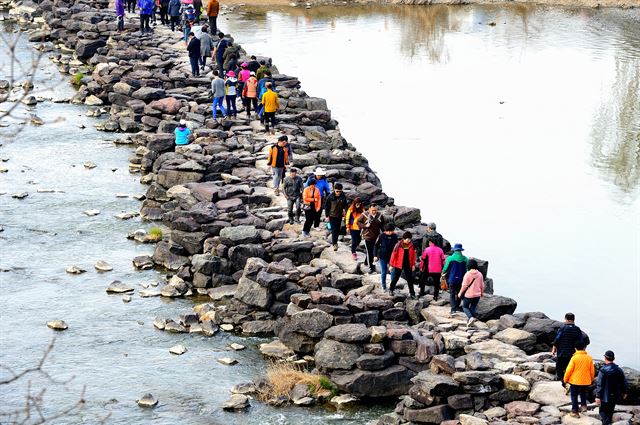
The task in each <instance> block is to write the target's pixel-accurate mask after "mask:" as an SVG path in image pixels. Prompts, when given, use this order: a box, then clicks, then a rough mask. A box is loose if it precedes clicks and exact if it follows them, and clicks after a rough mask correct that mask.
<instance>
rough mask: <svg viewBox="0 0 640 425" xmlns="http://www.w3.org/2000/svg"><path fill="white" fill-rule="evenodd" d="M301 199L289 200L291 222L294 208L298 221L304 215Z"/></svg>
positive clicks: (288, 210) (288, 207) (288, 208)
mask: <svg viewBox="0 0 640 425" xmlns="http://www.w3.org/2000/svg"><path fill="white" fill-rule="evenodd" d="M234 97H235V96H234ZM300 201H301V200H300V198H299V197H298V198H295V199H292V198H287V213H288V214H289V220H293V207H294V206H295V207H296V216H295V217H296V219H298V220H299V219H300V215H301V214H302V209H301V207H300Z"/></svg>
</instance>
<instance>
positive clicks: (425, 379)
mask: <svg viewBox="0 0 640 425" xmlns="http://www.w3.org/2000/svg"><path fill="white" fill-rule="evenodd" d="M411 381H412V382H413V383H415V384H416V386H417V387H419V388H420V390H421V391H422V392H424V393H426V394H429V395H432V396H437V397H447V396H450V395H452V394H455V393H456V392H457V391H458V388H459V387H460V384H459V383H458V382H457V381H455V380H454V379H453V378H452V377H451V376H449V375H442V374H434V373H433V372H431V371H430V370H425V371H422V372H420V373H418V374H417V375H416V376H415V377H414V378H413V379H412V380H411Z"/></svg>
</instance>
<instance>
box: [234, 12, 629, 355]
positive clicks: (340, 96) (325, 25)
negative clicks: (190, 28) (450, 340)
mask: <svg viewBox="0 0 640 425" xmlns="http://www.w3.org/2000/svg"><path fill="white" fill-rule="evenodd" d="M494 23H495V25H492V24H494ZM222 29H223V30H227V31H229V32H231V33H232V34H234V35H235V37H236V39H237V41H238V42H240V43H241V44H242V45H243V47H245V49H246V50H247V51H249V52H255V53H257V54H264V55H268V56H271V57H272V58H273V60H274V63H275V64H276V65H277V66H278V68H279V70H280V71H281V72H284V73H286V74H289V75H295V76H298V77H299V78H300V79H301V80H302V84H303V88H304V89H305V90H306V91H307V92H308V93H309V94H310V95H312V96H319V97H325V98H326V99H327V101H328V105H329V108H330V109H331V110H332V113H333V117H334V118H336V119H337V120H338V121H339V122H340V129H341V130H342V134H343V135H344V136H345V137H346V138H347V140H348V141H349V142H351V143H352V144H353V145H355V146H356V147H357V148H358V149H359V150H360V151H361V152H363V153H364V154H365V156H366V157H367V158H368V159H369V161H370V165H371V167H372V168H373V169H374V170H375V171H376V172H377V173H378V175H379V176H380V178H381V180H382V183H383V186H384V189H385V191H386V192H387V193H389V194H390V195H391V196H394V197H395V199H396V203H397V204H400V205H410V206H417V207H420V209H421V211H422V218H423V220H424V221H434V222H436V223H437V224H438V230H439V231H440V232H441V233H442V234H443V235H444V236H445V237H447V238H448V239H449V240H451V241H452V242H461V243H463V244H464V245H465V247H466V252H467V253H468V254H469V255H472V256H478V257H481V258H486V259H488V260H489V261H490V263H491V266H490V274H491V275H492V277H493V278H494V280H495V284H496V288H497V291H498V292H499V293H501V294H504V295H508V296H511V297H513V298H515V299H516V300H518V302H519V311H531V310H537V311H544V312H546V313H547V314H549V315H550V316H552V317H554V318H557V319H561V318H562V317H563V316H564V313H565V312H567V311H573V312H574V313H575V314H576V316H577V318H578V324H579V325H580V326H582V327H583V328H585V330H586V331H587V332H588V333H589V334H590V336H591V341H592V345H591V347H590V350H591V351H592V352H593V353H594V354H597V355H598V356H599V355H600V354H601V353H603V352H604V350H605V349H612V350H614V351H615V352H616V353H618V359H619V361H620V362H621V363H623V364H627V365H631V366H635V367H640V289H639V288H640V202H639V201H638V195H639V193H640V187H639V186H640V10H591V9H562V8H551V7H537V6H531V5H509V6H472V5H469V6H458V7H449V6H431V7H424V6H397V7H396V6H388V7H381V6H349V7H323V8H313V9H311V10H305V9H299V8H277V9H263V8H258V9H252V10H249V11H243V12H238V15H229V16H228V20H227V21H226V22H224V24H223V27H222Z"/></svg>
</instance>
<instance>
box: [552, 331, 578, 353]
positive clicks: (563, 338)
mask: <svg viewBox="0 0 640 425" xmlns="http://www.w3.org/2000/svg"><path fill="white" fill-rule="evenodd" d="M578 342H583V339H582V331H581V330H580V328H579V327H577V326H576V325H574V324H573V323H566V324H564V325H563V326H562V327H561V328H560V329H558V333H557V334H556V338H555V339H554V340H553V343H552V345H554V346H555V347H556V350H557V356H558V357H563V358H571V356H573V353H575V352H576V344H577V343H578Z"/></svg>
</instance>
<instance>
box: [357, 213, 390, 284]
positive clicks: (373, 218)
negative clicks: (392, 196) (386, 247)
mask: <svg viewBox="0 0 640 425" xmlns="http://www.w3.org/2000/svg"><path fill="white" fill-rule="evenodd" d="M384 225H385V220H384V217H383V216H382V214H380V213H379V212H378V206H377V205H376V204H371V205H370V206H369V210H368V211H367V212H365V213H364V214H362V215H361V216H360V217H359V218H358V227H360V229H362V239H364V246H365V248H366V254H367V256H366V258H365V264H366V265H367V266H369V273H375V271H376V266H375V263H374V261H373V257H374V251H375V244H376V241H377V240H378V236H380V233H381V232H382V229H384Z"/></svg>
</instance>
